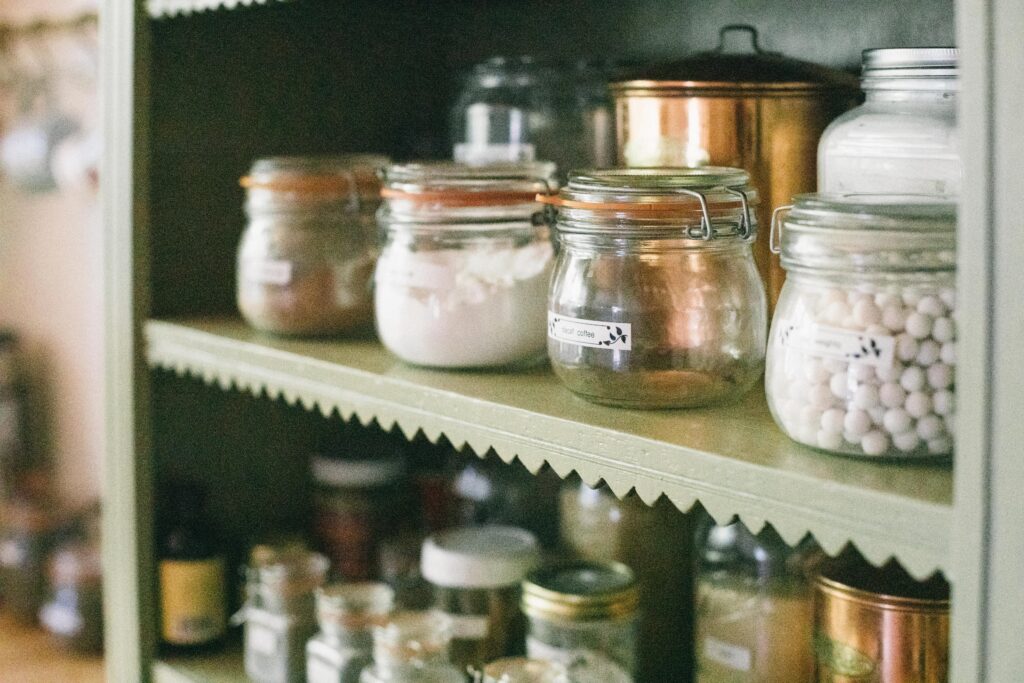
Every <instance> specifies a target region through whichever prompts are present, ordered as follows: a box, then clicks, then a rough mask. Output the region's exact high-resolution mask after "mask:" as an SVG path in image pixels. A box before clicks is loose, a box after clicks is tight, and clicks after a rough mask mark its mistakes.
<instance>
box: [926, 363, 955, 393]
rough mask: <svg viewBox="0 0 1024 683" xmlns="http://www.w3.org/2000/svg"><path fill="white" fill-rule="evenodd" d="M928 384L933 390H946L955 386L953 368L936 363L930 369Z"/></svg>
mask: <svg viewBox="0 0 1024 683" xmlns="http://www.w3.org/2000/svg"><path fill="white" fill-rule="evenodd" d="M928 384H929V386H931V387H932V388H933V389H946V388H947V387H949V386H950V385H952V384H953V368H951V367H949V366H948V365H946V364H945V363H936V364H935V365H933V366H931V367H930V368H928Z"/></svg>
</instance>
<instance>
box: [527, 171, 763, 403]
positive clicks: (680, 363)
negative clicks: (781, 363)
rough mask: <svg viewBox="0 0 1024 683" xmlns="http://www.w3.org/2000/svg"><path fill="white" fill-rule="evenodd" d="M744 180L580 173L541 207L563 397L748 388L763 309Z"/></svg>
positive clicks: (665, 399) (638, 398)
mask: <svg viewBox="0 0 1024 683" xmlns="http://www.w3.org/2000/svg"><path fill="white" fill-rule="evenodd" d="M748 181H749V178H748V175H747V173H746V172H745V171H742V170H740V169H735V168H724V167H712V166H708V167H703V168H634V169H622V170H610V171H586V172H582V173H574V174H572V176H571V177H570V180H569V183H568V185H567V186H566V187H565V188H563V189H562V190H561V192H560V193H559V194H558V196H557V197H547V198H545V201H546V202H548V203H550V204H552V205H553V206H554V207H555V212H556V214H557V220H556V223H555V227H556V230H557V237H558V242H559V245H560V247H561V249H560V251H559V254H558V259H557V261H556V264H555V272H554V276H553V277H552V280H551V288H550V293H549V296H548V355H549V357H550V359H551V366H552V368H553V369H554V371H555V374H556V375H557V376H558V378H559V379H561V380H562V382H563V383H564V384H565V385H566V386H567V387H568V388H569V389H570V390H572V391H573V392H575V393H576V394H578V395H580V396H582V397H583V398H585V399H587V400H590V401H594V402H596V403H604V404H608V405H615V406H624V407H631V408H673V407H690V406H704V405H711V404H716V403H723V402H728V401H733V400H736V399H738V398H739V397H740V396H742V395H743V394H745V393H746V392H747V391H748V390H749V389H750V388H751V387H752V386H753V385H754V383H755V382H756V381H757V380H758V378H759V377H760V376H761V371H762V370H763V368H764V346H765V338H766V335H767V328H768V308H767V304H766V300H765V290H764V285H763V284H762V283H761V279H760V277H759V276H758V273H757V267H756V265H755V263H754V257H753V252H752V250H751V245H752V244H753V241H754V237H755V233H756V227H757V223H756V214H755V213H754V211H753V207H755V206H756V204H757V201H758V199H757V192H756V190H754V189H753V188H752V187H751V186H750V185H749V182H748Z"/></svg>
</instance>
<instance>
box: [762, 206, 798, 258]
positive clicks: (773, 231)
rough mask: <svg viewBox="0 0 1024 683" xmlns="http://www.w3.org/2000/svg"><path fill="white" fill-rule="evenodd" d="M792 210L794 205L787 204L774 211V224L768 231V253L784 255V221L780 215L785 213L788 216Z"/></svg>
mask: <svg viewBox="0 0 1024 683" xmlns="http://www.w3.org/2000/svg"><path fill="white" fill-rule="evenodd" d="M792 208H793V205H792V204H786V205H784V206H780V207H778V208H777V209H775V210H774V211H772V224H771V227H770V229H769V230H768V251H770V252H771V253H773V254H781V253H782V221H783V220H784V219H783V218H780V217H779V214H781V213H782V212H784V211H785V212H786V215H787V216H788V215H789V211H790V210H791V209H792ZM776 235H778V237H776Z"/></svg>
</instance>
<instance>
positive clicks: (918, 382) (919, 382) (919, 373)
mask: <svg viewBox="0 0 1024 683" xmlns="http://www.w3.org/2000/svg"><path fill="white" fill-rule="evenodd" d="M925 379H926V377H925V374H924V370H922V369H921V368H919V367H917V366H916V365H911V366H910V367H908V368H907V369H906V370H904V371H903V374H902V375H900V386H901V387H903V388H904V389H905V390H906V391H920V390H921V389H923V388H924V383H925ZM793 398H796V396H793Z"/></svg>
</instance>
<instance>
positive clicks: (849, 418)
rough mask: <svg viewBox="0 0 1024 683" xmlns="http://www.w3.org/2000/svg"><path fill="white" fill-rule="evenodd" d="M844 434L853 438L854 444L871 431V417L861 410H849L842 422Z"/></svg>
mask: <svg viewBox="0 0 1024 683" xmlns="http://www.w3.org/2000/svg"><path fill="white" fill-rule="evenodd" d="M843 428H844V430H845V432H844V434H849V435H850V436H853V437H854V443H856V439H859V438H860V437H862V436H864V435H865V434H867V433H868V431H869V430H870V429H871V416H870V415H868V414H867V412H865V411H863V410H856V409H854V410H851V411H850V412H848V413H846V418H845V419H844V420H843Z"/></svg>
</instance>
